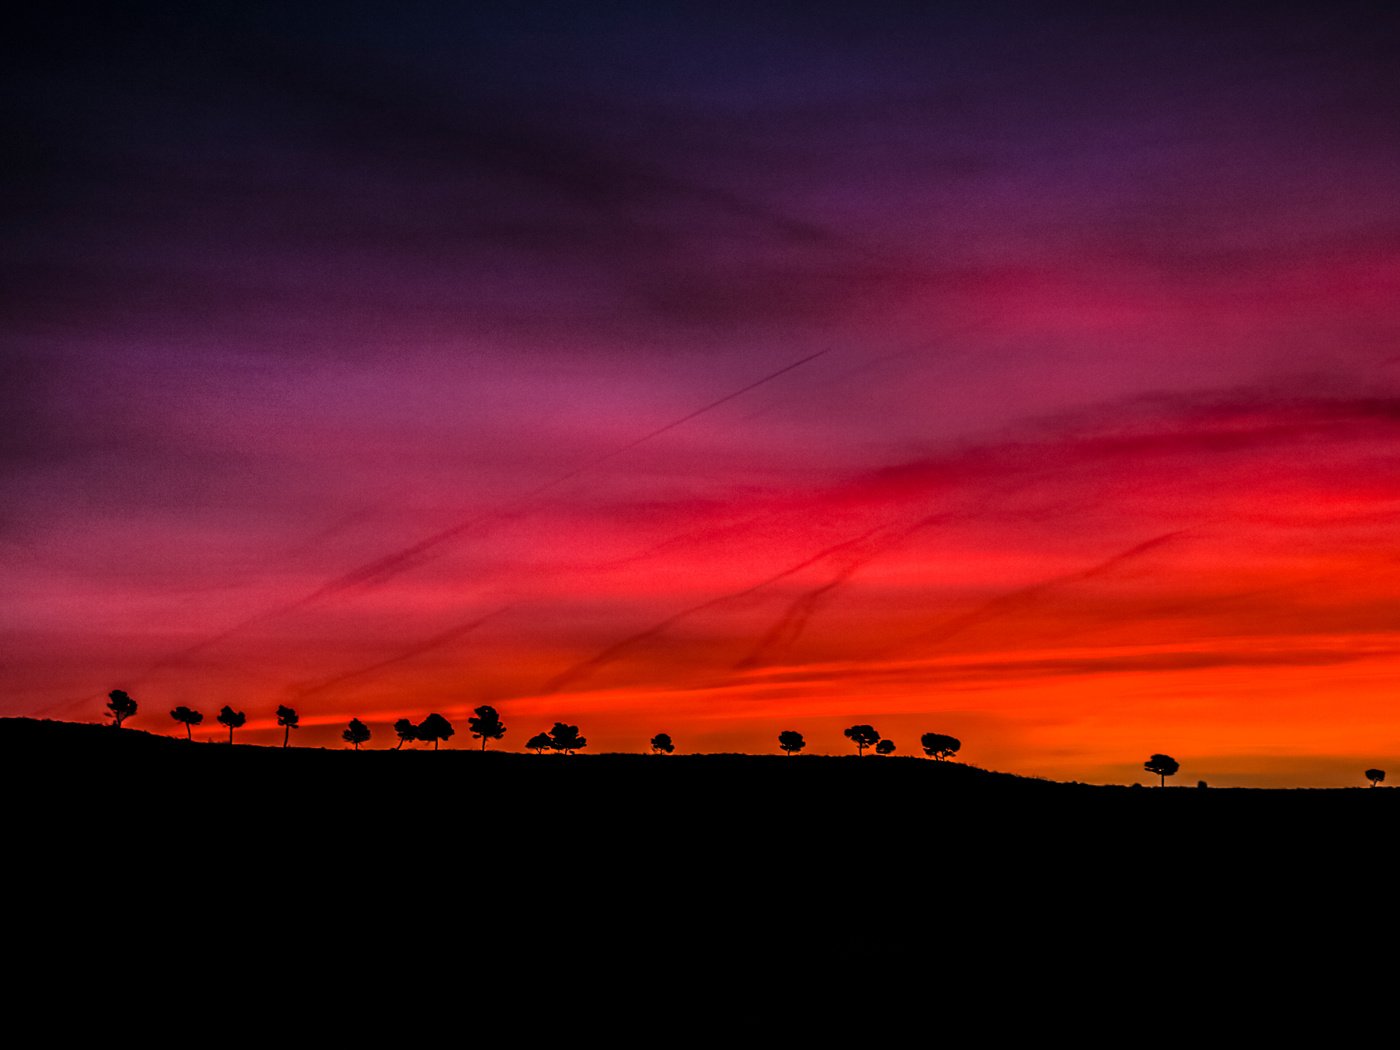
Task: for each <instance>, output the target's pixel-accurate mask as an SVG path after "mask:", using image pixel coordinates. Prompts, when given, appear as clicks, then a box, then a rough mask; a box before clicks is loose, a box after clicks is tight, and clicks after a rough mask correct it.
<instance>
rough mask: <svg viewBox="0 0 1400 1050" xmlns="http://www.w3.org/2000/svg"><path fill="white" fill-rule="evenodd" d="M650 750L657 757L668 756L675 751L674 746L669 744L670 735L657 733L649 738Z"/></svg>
mask: <svg viewBox="0 0 1400 1050" xmlns="http://www.w3.org/2000/svg"><path fill="white" fill-rule="evenodd" d="M651 749H652V750H653V751H655V752H656V753H657V754H658V755H669V754H670V753H671V752H672V751H674V750H675V749H676V745H675V744H673V743H671V734H670V733H657V734H656V735H655V736H654V737H652V738H651Z"/></svg>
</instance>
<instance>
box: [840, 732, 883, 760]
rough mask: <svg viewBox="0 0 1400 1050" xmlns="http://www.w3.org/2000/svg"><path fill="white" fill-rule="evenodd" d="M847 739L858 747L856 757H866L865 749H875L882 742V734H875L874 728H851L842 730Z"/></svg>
mask: <svg viewBox="0 0 1400 1050" xmlns="http://www.w3.org/2000/svg"><path fill="white" fill-rule="evenodd" d="M842 732H843V733H845V735H846V739H847V740H849V741H850V742H851V743H853V744H855V745H856V755H857V756H859V757H860V758H864V757H865V749H866V748H867V747H873V746H874V745H875V744H876V743H878V742H879V740H880V734H879V733H877V732H875V727H874V726H850V727H849V728H847V729H843V730H842Z"/></svg>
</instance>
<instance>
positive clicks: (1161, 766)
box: [1142, 755, 1181, 787]
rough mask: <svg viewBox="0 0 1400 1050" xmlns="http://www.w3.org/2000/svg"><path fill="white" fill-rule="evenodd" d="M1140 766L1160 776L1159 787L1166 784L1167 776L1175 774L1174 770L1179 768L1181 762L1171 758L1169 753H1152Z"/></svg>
mask: <svg viewBox="0 0 1400 1050" xmlns="http://www.w3.org/2000/svg"><path fill="white" fill-rule="evenodd" d="M1142 768H1143V769H1145V770H1147V771H1148V772H1149V773H1156V774H1157V776H1159V777H1160V778H1161V783H1160V784H1159V785H1158V786H1159V787H1166V786H1167V777H1174V776H1176V771H1177V770H1178V769H1180V768H1181V763H1179V762H1178V761H1177V760H1176V759H1174V758H1172V756H1171V755H1153V756H1152V757H1151V758H1149V759H1148V760H1147V761H1146V762H1144V763H1143V764H1142Z"/></svg>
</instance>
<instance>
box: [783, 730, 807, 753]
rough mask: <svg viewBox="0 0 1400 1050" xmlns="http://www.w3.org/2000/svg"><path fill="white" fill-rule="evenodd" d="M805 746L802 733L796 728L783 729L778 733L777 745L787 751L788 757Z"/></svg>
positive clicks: (805, 742)
mask: <svg viewBox="0 0 1400 1050" xmlns="http://www.w3.org/2000/svg"><path fill="white" fill-rule="evenodd" d="M806 746H807V741H805V740H803V739H802V734H801V733H799V732H798V731H797V730H796V729H784V730H783V731H782V732H781V733H779V734H778V747H779V748H781V749H782V750H784V751H786V752H787V756H788V758H791V757H792V756H793V755H795V754H797V752H799V751H801V750H802V749H803V748H804V747H806Z"/></svg>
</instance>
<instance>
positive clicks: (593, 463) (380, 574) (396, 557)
mask: <svg viewBox="0 0 1400 1050" xmlns="http://www.w3.org/2000/svg"><path fill="white" fill-rule="evenodd" d="M830 352H831V349H830V348H829V347H828V348H827V349H825V350H819V351H817V352H816V353H815V354H808V355H807V356H806V357H804V358H802V359H801V360H798V361H794V362H792V363H791V364H789V365H785V366H784V367H782V368H780V369H778V370H777V371H776V372H770V373H769V374H768V375H766V376H764V377H763V378H762V379H758V380H755V381H754V382H752V383H749V384H748V385H747V386H744V387H742V388H740V389H738V390H735V391H734V392H733V393H730V394H726V395H725V396H724V397H721V398H719V399H717V400H715V401H711V402H710V403H709V404H707V405H704V406H702V407H701V408H697V409H696V410H695V411H693V412H689V413H687V414H686V415H684V416H682V417H681V418H679V419H676V420H672V421H671V422H670V423H667V424H665V425H664V426H661V427H657V428H656V429H655V430H653V431H650V432H649V433H647V434H644V435H642V436H641V437H639V438H637V439H635V440H634V441H629V442H628V443H627V444H625V445H622V446H620V447H618V448H615V449H613V450H611V451H610V452H606V453H604V454H603V455H601V456H598V457H597V458H596V459H592V460H589V461H588V462H586V463H584V464H582V465H581V466H578V467H575V468H574V469H572V470H570V471H568V472H567V473H564V474H561V475H559V476H558V477H556V478H554V479H553V480H551V481H548V482H546V483H545V484H543V485H540V486H538V487H537V488H534V489H532V490H530V491H529V492H527V493H525V494H524V495H522V496H520V497H519V498H518V499H516V500H515V502H513V503H512V504H510V505H509V506H507V507H505V508H503V509H502V510H498V511H493V512H490V513H487V514H479V515H476V516H475V517H472V518H468V519H467V520H465V521H462V522H459V523H458V524H456V525H453V526H452V527H450V528H447V529H444V530H442V531H441V532H437V533H434V534H433V535H431V536H428V537H427V538H425V539H422V540H419V541H418V542H417V543H414V544H411V545H410V546H408V547H404V548H402V549H400V550H398V551H395V552H394V553H392V554H387V555H385V556H384V557H382V558H376V559H375V560H374V561H371V562H366V563H365V564H364V565H361V566H359V567H358V568H355V569H351V570H350V571H349V572H347V573H345V574H344V575H342V576H338V577H336V578H335V579H333V580H331V581H329V582H328V583H325V584H323V585H322V586H320V587H318V588H316V590H314V591H312V592H310V593H309V594H307V595H305V596H303V597H301V598H298V599H296V600H295V601H292V602H288V603H287V604H285V605H279V606H277V607H276V608H274V609H269V610H268V611H266V612H262V613H258V614H257V615H256V616H251V617H249V618H248V619H246V620H242V621H240V622H238V623H236V624H234V625H233V626H232V627H229V628H227V629H226V630H223V631H220V632H219V633H218V634H216V635H212V636H211V637H208V638H205V639H203V640H202V641H199V642H196V643H195V644H194V645H190V646H186V647H185V648H184V649H181V650H180V651H178V652H176V653H172V654H171V655H169V656H166V657H163V658H162V659H160V660H158V661H156V663H154V664H152V665H151V666H150V667H148V668H147V669H146V671H145V674H143V675H142V678H145V677H146V676H149V675H150V674H151V673H152V672H153V671H157V670H159V669H160V668H162V667H167V666H169V665H171V664H176V663H180V662H181V661H182V660H185V659H187V658H188V657H190V656H193V655H194V654H195V653H198V652H202V651H203V650H205V649H208V648H210V647H212V646H214V645H217V644H218V643H219V642H222V641H224V640H225V639H227V638H230V637H232V636H233V635H235V634H238V633H240V632H241V631H244V630H246V629H247V628H249V627H253V626H255V625H257V624H260V623H264V622H266V621H268V620H272V619H276V618H277V617H279V616H285V615H287V614H288V613H292V612H296V611H297V610H298V609H302V608H304V607H306V606H308V605H313V604H315V603H316V602H319V601H322V600H324V599H326V598H330V597H334V596H335V595H337V594H339V593H341V592H343V591H346V590H349V589H351V588H353V587H359V586H364V585H367V584H370V583H374V582H376V581H380V580H384V579H388V578H389V577H391V576H393V575H395V574H397V573H399V572H402V571H404V570H405V569H406V568H408V567H410V566H411V565H412V563H413V562H414V561H416V560H417V559H418V558H420V557H422V556H423V555H424V554H427V553H428V552H429V551H431V550H433V549H434V548H436V547H439V546H441V545H442V544H444V543H447V542H448V541H450V540H453V539H455V538H457V537H458V536H461V535H462V534H463V533H466V532H468V531H469V530H471V529H473V528H475V527H476V526H478V525H481V524H484V523H486V522H490V521H496V520H500V519H503V518H508V517H510V516H512V515H518V514H520V513H523V512H524V511H526V510H527V509H529V505H530V504H531V503H532V502H533V501H534V500H536V499H538V498H539V497H540V496H542V495H544V494H545V493H547V492H549V491H550V490H552V489H554V488H557V487H558V486H560V485H562V484H564V483H565V482H567V481H572V480H573V479H574V478H576V477H579V476H580V475H581V474H584V473H586V472H588V471H590V470H594V469H596V468H598V467H599V466H602V465H603V464H604V463H607V462H608V461H609V460H612V459H614V458H616V457H617V456H620V455H622V454H623V453H625V452H630V451H631V450H632V449H634V448H636V447H637V446H638V445H642V444H645V443H646V442H648V441H651V440H653V439H654V438H657V437H660V436H661V435H662V434H665V433H667V432H668V431H671V430H674V429H676V428H677V427H679V426H682V425H684V424H685V423H689V422H690V421H691V420H693V419H695V418H697V417H699V416H703V415H704V414H705V413H707V412H711V411H713V410H714V409H716V408H718V407H719V406H721V405H723V404H726V403H727V402H729V401H733V400H734V399H735V398H737V397H741V396H743V395H744V394H747V393H749V392H750V391H751V390H756V389H758V388H759V387H761V386H763V385H764V384H766V383H771V382H772V381H773V380H775V379H777V378H778V377H779V376H783V375H786V374H787V373H788V372H791V371H793V369H796V368H800V367H802V366H803V365H805V364H807V363H808V362H811V361H815V360H816V359H817V358H819V357H822V356H823V355H825V354H829V353H830Z"/></svg>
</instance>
